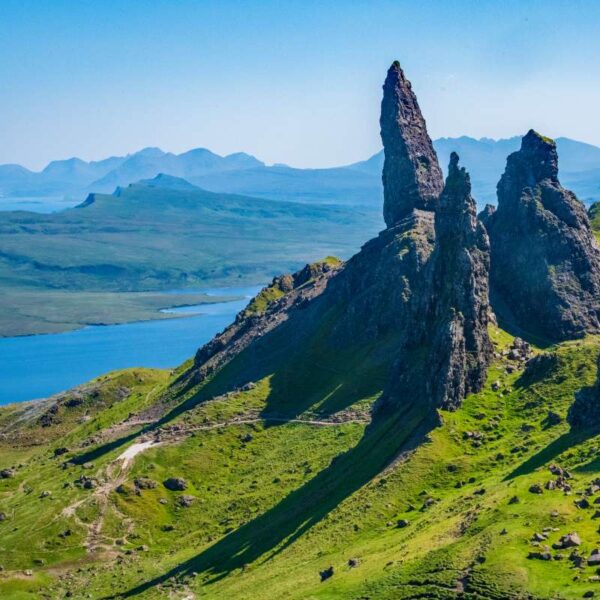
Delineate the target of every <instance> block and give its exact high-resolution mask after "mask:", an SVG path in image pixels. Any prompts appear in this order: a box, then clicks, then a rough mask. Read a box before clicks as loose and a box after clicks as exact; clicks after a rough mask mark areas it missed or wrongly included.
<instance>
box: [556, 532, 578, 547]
mask: <svg viewBox="0 0 600 600" xmlns="http://www.w3.org/2000/svg"><path fill="white" fill-rule="evenodd" d="M575 546H581V539H580V537H579V536H578V535H577V533H575V532H572V533H567V534H566V535H563V536H562V537H561V538H560V540H559V541H558V542H557V543H556V544H554V545H553V548H556V549H560V548H574V547H575Z"/></svg>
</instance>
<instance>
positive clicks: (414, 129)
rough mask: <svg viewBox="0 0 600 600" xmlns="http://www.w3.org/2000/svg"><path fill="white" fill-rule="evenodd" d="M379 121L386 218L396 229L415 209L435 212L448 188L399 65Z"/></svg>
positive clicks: (395, 65) (388, 83)
mask: <svg viewBox="0 0 600 600" xmlns="http://www.w3.org/2000/svg"><path fill="white" fill-rule="evenodd" d="M379 122H380V125H381V139H382V141H383V148H384V155H385V159H384V163H383V176H382V178H383V190H384V192H383V197H384V202H383V216H384V218H385V222H386V224H387V226H388V227H392V226H394V225H395V224H396V223H398V221H400V220H401V219H403V218H404V217H406V216H407V215H408V214H409V213H410V211H411V210H412V209H414V208H418V209H424V210H433V209H434V207H435V203H436V200H437V198H438V197H439V195H440V194H441V192H442V189H443V187H444V179H443V176H442V171H441V169H440V167H439V164H438V159H437V155H436V153H435V150H434V149H433V144H432V143H431V139H430V137H429V135H428V133H427V126H426V125H425V119H424V118H423V115H422V114H421V109H420V108H419V103H418V102H417V98H416V96H415V94H414V93H413V91H412V86H411V84H410V81H408V80H407V79H406V77H405V76H404V72H403V71H402V69H401V68H400V63H398V62H394V63H393V64H392V66H391V67H390V69H389V71H388V74H387V78H386V80H385V83H384V85H383V100H382V102H381V118H380V121H379Z"/></svg>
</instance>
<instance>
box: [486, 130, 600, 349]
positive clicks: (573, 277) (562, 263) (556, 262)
mask: <svg viewBox="0 0 600 600" xmlns="http://www.w3.org/2000/svg"><path fill="white" fill-rule="evenodd" d="M485 222H486V227H487V229H488V232H489V236H490V241H491V257H492V260H491V286H492V291H493V293H494V294H495V295H497V303H495V306H494V307H495V308H496V309H497V311H498V313H499V314H500V315H502V313H503V312H506V311H508V313H509V314H508V315H507V316H509V318H510V319H514V322H515V323H516V324H517V325H518V326H519V327H520V328H522V329H523V330H524V331H526V332H530V333H533V334H536V335H540V336H543V337H545V338H547V339H550V340H565V339H572V338H577V337H581V336H583V335H584V334H585V333H586V332H596V331H598V330H599V328H600V321H599V318H600V252H599V250H598V247H597V246H596V242H595V239H594V236H593V233H592V231H591V229H590V224H589V219H588V216H587V214H586V212H585V209H584V207H583V204H581V202H579V200H577V198H576V197H575V195H574V194H573V193H571V192H570V191H568V190H565V189H564V188H563V187H562V186H561V185H560V182H559V181H558V156H557V153H556V145H555V144H554V142H553V141H552V140H549V139H547V138H544V137H542V136H541V135H539V134H538V133H536V132H534V131H530V132H529V133H528V134H527V135H526V136H525V137H524V138H523V140H522V145H521V149H520V150H519V151H518V152H515V153H513V154H511V155H510V156H509V157H508V160H507V163H506V171H505V173H504V175H503V176H502V178H501V179H500V183H499V184H498V208H497V210H496V211H495V212H494V213H493V214H491V215H489V216H488V217H487V218H486V220H485ZM496 304H497V305H496Z"/></svg>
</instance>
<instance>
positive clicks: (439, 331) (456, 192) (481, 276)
mask: <svg viewBox="0 0 600 600" xmlns="http://www.w3.org/2000/svg"><path fill="white" fill-rule="evenodd" d="M435 235H436V249H435V252H434V255H433V269H434V275H433V285H432V288H433V289H432V292H431V297H432V301H433V304H432V312H433V315H432V318H431V322H430V335H431V339H432V340H433V344H432V351H431V355H430V368H431V376H430V377H429V378H428V381H429V384H430V386H431V390H430V394H431V396H432V399H433V400H434V402H435V404H436V405H437V406H442V407H444V408H448V409H454V408H457V407H458V406H459V405H460V403H461V402H462V400H463V398H464V397H465V396H466V394H468V393H469V392H476V391H479V390H480V389H481V387H482V386H483V384H484V382H485V377H486V372H487V366H488V364H489V362H490V360H491V356H492V344H491V342H490V339H489V336H488V331H487V324H488V318H489V295H488V279H489V263H490V259H489V240H488V236H487V233H486V231H485V228H484V226H483V225H482V224H481V223H480V222H479V221H478V219H477V208H476V204H475V200H474V199H473V197H472V196H471V181H470V178H469V175H468V173H467V172H466V171H465V169H464V168H460V167H459V166H458V155H457V154H456V153H455V152H453V153H452V154H451V156H450V166H449V168H448V177H447V179H446V185H445V187H444V191H443V192H442V194H441V196H440V199H439V203H438V210H437V212H436V218H435Z"/></svg>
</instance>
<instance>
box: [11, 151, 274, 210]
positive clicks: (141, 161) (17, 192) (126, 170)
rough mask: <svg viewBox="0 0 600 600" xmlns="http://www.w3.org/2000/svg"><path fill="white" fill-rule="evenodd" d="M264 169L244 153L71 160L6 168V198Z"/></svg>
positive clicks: (160, 153)
mask: <svg viewBox="0 0 600 600" xmlns="http://www.w3.org/2000/svg"><path fill="white" fill-rule="evenodd" d="M262 165H263V163H262V162H261V161H259V160H258V159H256V158H254V157H253V156H250V155H248V154H244V153H242V152H238V153H235V154H230V155H228V156H219V155H218V154H215V153H214V152H211V151H210V150H207V149H205V148H196V149H194V150H189V151H188V152H184V153H182V154H172V153H170V152H163V151H162V150H161V149H160V148H144V149H143V150H140V151H139V152H136V153H134V154H130V155H127V156H121V157H119V156H114V157H110V158H107V159H104V160H100V161H92V162H86V161H83V160H81V159H79V158H70V159H67V160H57V161H52V162H51V163H49V164H48V166H47V167H46V168H44V169H43V170H42V171H40V172H34V171H30V170H29V169H26V168H25V167H22V166H20V165H12V164H10V165H0V196H17V197H18V196H49V195H66V196H73V197H75V198H80V199H83V198H84V197H85V196H86V195H87V194H88V193H89V192H91V191H94V192H112V191H113V190H114V189H115V187H117V186H123V185H128V184H129V183H132V182H135V181H139V180H140V179H150V178H152V177H155V176H156V175H158V174H159V173H166V174H169V175H173V176H177V177H186V178H187V177H198V176H202V175H206V174H207V173H212V172H222V171H232V170H241V169H249V168H255V167H260V166H262Z"/></svg>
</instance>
